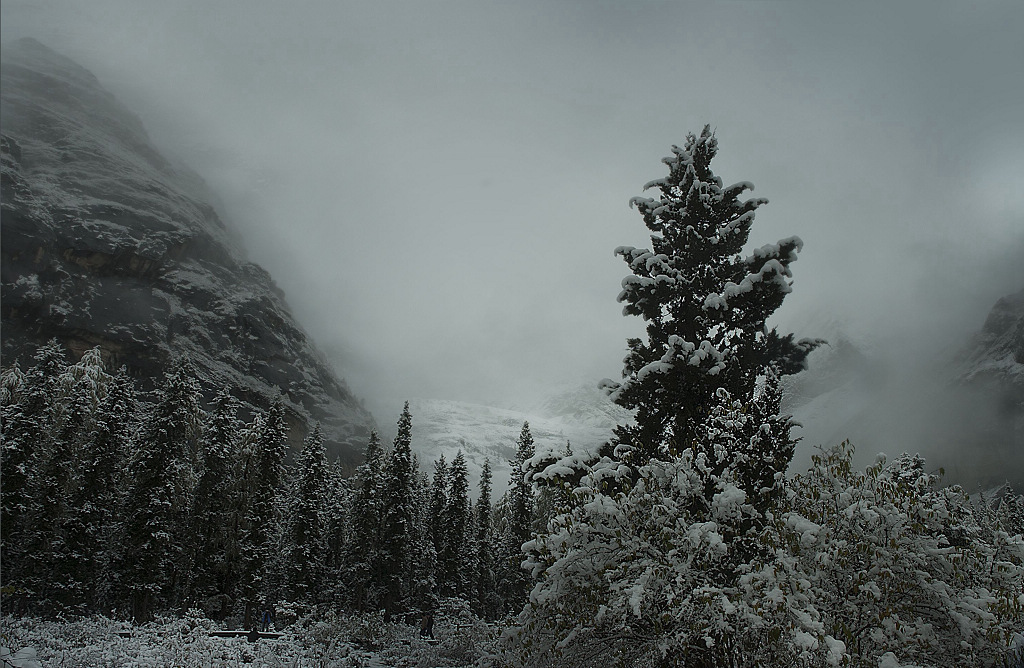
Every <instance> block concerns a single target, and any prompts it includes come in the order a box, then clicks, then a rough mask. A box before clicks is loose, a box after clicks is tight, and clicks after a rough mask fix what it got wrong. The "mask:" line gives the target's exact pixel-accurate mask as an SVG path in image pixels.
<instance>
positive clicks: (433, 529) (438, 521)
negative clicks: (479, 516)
mask: <svg viewBox="0 0 1024 668" xmlns="http://www.w3.org/2000/svg"><path fill="white" fill-rule="evenodd" d="M450 487H451V479H450V476H449V474H448V462H447V461H445V458H444V454H443V453H442V454H441V456H440V457H438V459H437V461H435V462H434V479H433V481H432V482H431V484H430V516H429V518H428V519H427V526H428V528H429V531H430V540H431V543H432V544H433V546H434V554H435V555H437V559H436V560H435V562H436V566H437V570H436V572H435V574H434V580H435V582H436V583H437V586H438V588H439V589H440V590H442V591H443V590H445V589H447V586H448V585H447V583H448V578H447V574H446V573H445V570H444V563H443V562H442V560H441V558H440V557H441V555H443V554H444V539H445V534H444V509H445V506H447V505H448V489H449V488H450Z"/></svg>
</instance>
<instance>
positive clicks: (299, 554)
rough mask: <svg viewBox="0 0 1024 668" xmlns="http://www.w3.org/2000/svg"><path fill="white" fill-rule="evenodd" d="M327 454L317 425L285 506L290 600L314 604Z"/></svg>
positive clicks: (322, 549) (320, 569)
mask: <svg viewBox="0 0 1024 668" xmlns="http://www.w3.org/2000/svg"><path fill="white" fill-rule="evenodd" d="M326 492H327V451H326V450H325V448H324V436H323V430H322V429H321V427H320V423H317V424H316V426H315V427H314V428H313V431H312V432H311V433H310V435H309V436H308V437H307V438H306V441H305V443H304V444H303V448H302V453H301V454H300V456H299V465H298V471H297V472H296V477H295V483H294V485H293V487H292V498H291V499H290V503H289V509H288V511H289V515H290V516H289V519H288V525H287V532H286V542H285V550H284V551H283V553H284V555H285V564H286V569H287V580H288V588H289V591H290V592H291V595H292V600H296V601H306V602H309V603H315V602H317V601H316V598H317V592H318V589H319V586H320V584H321V580H322V578H323V574H324V568H325V565H326V563H325V557H326V541H325V536H324V506H325V500H326V499H325V496H326Z"/></svg>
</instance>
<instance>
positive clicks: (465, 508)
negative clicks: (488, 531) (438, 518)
mask: <svg viewBox="0 0 1024 668" xmlns="http://www.w3.org/2000/svg"><path fill="white" fill-rule="evenodd" d="M450 476H451V487H450V489H449V494H448V499H447V502H446V503H445V506H444V510H443V511H442V513H441V515H442V527H443V534H444V540H443V547H442V550H441V553H440V554H439V555H438V561H439V562H440V565H441V568H440V570H441V571H442V572H443V573H444V583H443V587H442V588H441V594H442V595H444V596H459V597H461V598H463V599H465V600H467V601H472V599H473V596H472V582H473V577H472V575H473V567H472V564H473V561H475V554H474V551H473V535H472V533H471V523H472V514H471V511H470V508H471V506H470V501H469V474H468V472H467V470H466V456H465V455H464V454H463V453H462V450H459V452H458V454H456V455H455V459H453V460H452V467H451V473H450Z"/></svg>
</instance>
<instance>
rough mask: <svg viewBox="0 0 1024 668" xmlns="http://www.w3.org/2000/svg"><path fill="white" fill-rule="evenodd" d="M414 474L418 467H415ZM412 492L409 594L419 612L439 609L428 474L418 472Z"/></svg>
mask: <svg viewBox="0 0 1024 668" xmlns="http://www.w3.org/2000/svg"><path fill="white" fill-rule="evenodd" d="M413 461H414V469H413V470H414V471H416V470H417V469H418V468H419V466H418V465H416V464H415V459H414V460H413ZM414 480H415V485H414V489H413V499H414V504H413V505H414V509H413V511H414V514H415V520H416V521H415V522H414V523H413V528H412V529H413V530H412V537H411V540H410V544H411V548H410V551H409V560H410V564H409V569H410V573H411V575H410V592H409V604H410V607H411V608H413V609H414V610H416V611H427V610H434V609H435V608H437V604H438V598H437V592H438V585H437V572H438V566H437V563H438V559H437V556H438V555H437V552H436V551H435V550H434V541H433V539H432V537H431V532H430V520H431V516H430V484H429V480H428V479H427V476H426V474H425V473H418V472H417V473H416V475H415V477H414Z"/></svg>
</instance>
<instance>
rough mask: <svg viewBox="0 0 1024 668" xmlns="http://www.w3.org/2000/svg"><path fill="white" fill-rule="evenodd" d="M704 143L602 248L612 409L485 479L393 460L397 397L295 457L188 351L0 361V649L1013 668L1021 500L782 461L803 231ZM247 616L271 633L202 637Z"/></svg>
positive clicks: (669, 163) (819, 460)
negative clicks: (619, 243) (588, 427)
mask: <svg viewBox="0 0 1024 668" xmlns="http://www.w3.org/2000/svg"><path fill="white" fill-rule="evenodd" d="M717 151H718V142H717V138H716V137H715V135H714V133H713V132H712V131H711V129H710V128H709V127H705V128H704V129H703V131H702V132H700V133H699V134H692V135H689V136H688V138H687V140H686V142H685V143H684V145H683V146H681V147H678V146H677V147H673V149H672V155H671V156H670V157H668V158H665V160H664V163H665V166H666V167H667V172H668V173H667V175H665V176H662V177H661V178H659V179H657V180H655V181H652V182H650V183H648V184H647V186H646V188H645V189H646V190H648V191H653V195H652V196H650V197H647V196H644V197H636V198H634V199H633V200H632V202H631V204H632V206H633V207H634V208H635V209H636V210H637V211H638V212H639V214H640V215H641V216H642V219H643V223H644V224H645V225H646V227H647V229H648V230H649V231H650V240H651V245H650V247H649V248H633V247H620V248H618V249H616V250H615V253H616V255H618V256H620V257H621V258H622V260H623V261H624V262H625V263H626V265H627V267H628V270H629V274H628V275H627V276H626V278H625V279H623V281H622V289H621V292H620V293H619V295H618V301H619V302H620V303H621V304H622V305H623V312H624V314H626V315H628V316H638V317H640V318H642V320H643V321H644V324H645V326H646V337H645V338H635V339H630V340H628V342H627V348H628V353H627V356H626V358H625V360H624V368H623V372H622V378H621V379H620V380H619V381H605V382H603V383H602V386H603V387H604V389H605V390H606V391H607V392H608V393H609V395H610V396H611V397H612V399H613V400H614V401H615V402H616V403H617V404H619V405H620V406H622V407H624V408H627V409H629V410H630V411H633V413H634V415H635V419H634V420H633V421H632V422H630V423H628V424H622V425H619V427H618V428H617V429H616V430H615V432H614V433H613V434H608V440H607V442H605V443H602V444H593V447H588V445H589V444H586V445H584V446H580V445H577V444H572V445H571V446H570V445H568V444H567V445H566V448H565V449H564V450H562V451H558V452H537V451H535V448H534V444H533V439H532V437H531V433H530V427H529V424H523V425H522V429H521V433H520V436H519V439H518V441H517V443H516V444H515V447H516V452H517V454H516V457H515V459H514V460H513V462H512V470H513V472H514V473H513V476H512V479H511V480H510V481H509V486H508V491H507V492H506V493H504V494H503V495H501V496H500V497H499V498H494V497H495V495H494V494H493V493H492V480H491V475H490V469H489V467H486V466H485V469H484V472H483V475H482V476H481V480H480V483H479V485H478V486H477V487H476V489H471V487H470V484H469V478H468V475H467V469H466V461H465V458H464V457H463V456H462V454H461V453H460V454H459V455H458V456H456V457H454V458H453V459H452V461H445V459H444V458H443V457H442V458H441V459H439V460H438V461H435V462H419V461H418V460H417V457H416V456H415V454H414V453H415V450H416V448H415V439H416V435H415V431H416V430H415V416H414V415H411V414H410V411H409V407H408V404H407V405H406V407H405V410H404V411H403V412H402V414H401V417H400V419H399V421H398V430H397V433H398V435H397V437H396V438H395V439H394V442H393V443H391V444H386V443H383V442H381V440H380V439H379V438H378V437H377V435H376V433H374V434H373V435H372V436H371V437H370V439H369V442H368V443H366V449H365V460H364V462H363V463H362V464H361V465H360V466H359V467H358V468H357V469H356V470H355V471H354V473H352V474H351V475H347V476H346V475H345V474H344V473H345V472H343V471H342V469H341V467H340V466H339V465H338V464H337V463H336V462H333V461H331V460H329V459H328V457H327V454H326V451H325V448H324V445H323V437H322V435H321V434H320V431H319V429H318V428H314V429H313V430H312V432H311V434H310V436H309V437H308V438H307V439H306V440H305V442H304V444H303V446H302V449H301V452H298V453H294V455H293V454H292V453H290V452H289V447H288V426H287V423H286V420H285V412H284V407H283V405H282V404H281V403H280V402H277V403H275V404H274V405H272V406H271V407H270V408H269V410H266V411H262V412H260V411H257V412H255V413H252V414H246V413H245V412H244V411H241V410H240V404H239V401H238V400H237V399H236V398H235V397H233V396H232V395H231V394H230V393H229V392H227V391H222V392H220V393H218V394H216V395H215V396H206V397H204V394H203V391H202V388H201V386H200V384H199V383H198V382H197V381H196V380H195V378H194V373H193V370H192V367H191V366H190V362H189V360H188V359H184V358H179V359H177V360H175V361H174V362H173V364H172V365H171V366H170V368H169V369H167V371H166V373H165V374H164V378H163V381H162V382H160V383H157V384H156V386H155V387H152V388H140V387H137V386H136V383H135V381H134V380H133V379H132V378H131V377H129V375H128V374H127V373H126V371H124V370H123V369H122V370H117V369H110V368H107V367H106V365H105V363H104V354H103V351H102V350H100V349H99V348H97V349H93V350H90V351H88V352H86V353H85V354H84V355H83V356H81V358H80V359H78V360H73V359H72V356H70V355H69V353H68V352H67V351H66V350H64V349H63V348H62V347H61V346H60V345H59V344H57V343H56V342H54V343H51V344H48V345H46V346H43V347H42V348H40V349H39V350H38V351H37V352H36V354H35V356H34V359H32V360H25V361H23V362H22V363H14V364H11V365H10V366H8V367H6V368H5V369H4V371H3V375H2V394H0V400H2V419H3V431H2V437H3V446H2V456H3V460H2V474H3V487H2V503H3V507H2V512H3V515H2V541H3V542H2V548H3V554H2V569H3V572H2V579H3V589H2V597H3V598H2V602H3V612H4V615H5V617H4V618H3V619H4V626H5V627H6V630H5V631H4V634H5V635H4V640H3V644H4V645H5V647H10V649H5V650H4V651H5V652H6V653H7V654H6V657H5V660H7V661H9V662H11V663H12V664H13V665H39V664H38V663H33V662H36V661H41V660H46V661H53V663H52V665H62V664H60V663H57V661H59V660H64V661H70V662H72V663H78V665H87V664H88V665H120V664H121V663H122V662H123V661H125V658H124V654H118V653H117V652H118V651H124V652H135V653H136V657H138V656H141V654H140V652H142V649H140V647H141V645H140V644H139V643H140V642H141V641H140V640H139V638H140V637H142V635H144V634H145V633H151V634H152V642H153V647H163V648H164V650H162V651H163V652H164V653H161V650H158V649H153V648H152V647H151V648H150V649H147V650H146V651H152V663H151V665H196V666H200V665H223V664H229V665H230V664H232V662H237V663H239V664H241V663H256V664H258V665H294V666H299V665H338V666H358V665H424V666H428V665H431V666H434V665H436V666H456V665H476V666H567V667H574V666H579V667H585V666H632V667H643V666H658V667H664V668H669V667H681V666H686V667H700V668H712V667H739V666H751V667H753V666H852V667H857V668H864V667H868V666H870V667H872V668H876V667H877V668H898V667H900V666H903V667H911V666H1001V667H1007V668H1008V667H1010V666H1021V665H1022V664H1024V635H1022V629H1024V536H1022V533H1024V497H1021V496H1020V495H1018V494H1016V493H1015V492H1014V491H1012V490H1009V489H1005V488H1004V489H1001V490H999V491H998V493H993V494H991V495H985V494H980V495H974V496H969V495H968V494H967V493H966V492H965V491H964V490H963V489H961V488H959V487H957V486H955V485H953V486H950V485H948V484H946V483H945V482H944V481H943V478H942V473H941V471H935V470H932V469H930V468H929V466H928V463H927V462H926V461H924V460H923V459H922V458H921V457H919V456H916V455H913V454H904V455H900V456H898V457H895V458H892V459H887V458H885V457H879V458H878V459H877V460H876V461H875V462H874V463H873V464H871V465H870V466H868V467H866V468H865V469H861V468H857V467H855V466H854V464H853V452H854V444H850V443H845V442H844V443H838V444H834V445H833V447H828V448H822V449H820V451H819V452H818V453H817V454H816V456H814V458H813V463H812V465H811V467H810V468H809V469H807V470H799V471H795V470H792V468H791V466H790V464H791V461H792V459H793V454H794V445H795V440H794V437H793V436H792V434H791V430H792V428H793V422H792V419H791V417H790V416H788V415H787V414H786V413H785V412H784V411H783V410H782V408H781V404H782V398H783V382H782V379H783V378H784V377H785V376H787V375H792V374H796V373H799V372H800V371H801V370H802V369H803V368H804V367H805V365H806V358H807V356H808V354H809V353H810V352H811V351H812V350H814V349H815V348H816V347H817V346H820V345H822V344H823V342H822V341H821V340H818V339H798V338H796V337H795V336H794V335H792V334H783V333H779V332H777V331H776V330H775V329H773V328H770V327H769V326H768V325H767V321H768V320H769V318H770V317H771V316H772V315H773V314H774V313H775V312H776V311H777V310H778V309H779V308H780V307H781V306H782V304H783V301H784V299H785V297H786V295H787V294H788V293H790V292H791V290H792V289H793V284H792V272H791V264H792V263H793V262H795V261H796V259H797V257H798V253H799V252H800V251H801V250H802V247H803V243H802V241H801V240H800V239H799V238H797V237H789V238H786V239H783V240H780V241H779V242H777V243H774V244H768V245H765V246H762V247H760V248H755V249H753V250H752V251H747V252H746V253H745V252H744V249H745V248H747V243H748V239H749V236H750V231H751V227H752V225H753V222H754V217H755V212H756V210H757V209H758V208H759V207H760V206H762V205H763V204H765V203H766V200H764V199H762V198H758V197H750V198H744V193H746V192H747V191H749V190H752V189H753V186H752V185H751V184H750V183H747V182H740V183H736V184H734V185H723V181H722V180H721V179H720V178H719V177H718V176H716V175H715V173H714V172H713V171H712V168H711V162H712V159H713V158H714V157H715V156H716V154H717ZM893 447H895V448H898V447H899V445H898V444H893ZM268 616H269V618H270V620H271V623H270V624H269V626H272V627H273V628H274V629H276V630H278V631H284V632H285V634H286V635H287V634H288V632H289V629H291V632H292V637H293V640H291V641H288V640H285V639H283V640H281V641H280V642H281V643H282V644H281V645H279V646H277V647H278V649H276V650H275V649H274V647H275V646H272V644H271V643H272V642H274V641H271V640H260V641H259V642H258V643H255V644H253V646H252V647H243V646H242V645H237V646H236V645H231V646H230V647H231V648H233V649H231V651H233V652H236V654H231V655H230V656H229V655H228V654H226V653H225V652H226V651H227V650H225V649H224V647H227V646H228V645H216V644H215V643H214V642H213V639H212V637H210V636H207V635H204V632H206V631H213V630H217V629H242V630H249V629H252V628H254V627H257V626H262V625H263V624H264V618H265V617H268ZM431 617H433V618H436V619H437V621H438V625H439V626H438V627H437V628H438V633H437V635H438V636H439V637H440V636H441V635H442V634H441V629H442V626H443V628H444V631H445V633H446V634H447V637H446V639H441V644H436V643H437V641H435V640H434V639H433V638H431V636H432V635H434V632H433V630H432V629H429V627H427V626H425V622H426V620H428V619H429V618H431ZM58 622H59V624H63V625H64V626H63V627H61V626H54V625H56V624H58ZM76 624H77V625H78V626H75V625H76ZM90 625H91V626H90ZM444 625H446V626H444ZM54 628H77V629H79V630H78V631H77V633H79V634H80V635H81V636H82V639H81V641H80V642H79V643H78V644H74V643H69V642H67V641H64V642H65V644H64V645H62V646H61V647H59V648H58V647H57V645H58V644H60V643H59V642H58V636H59V633H58V632H57V631H54V630H53V629H54ZM131 628H138V629H142V630H140V631H138V632H137V634H136V635H135V636H134V637H130V638H124V637H121V636H119V635H117V634H116V633H111V632H109V629H117V630H118V632H124V633H122V635H131V633H129V632H127V631H125V630H126V629H131ZM98 629H107V631H104V633H107V634H108V635H110V637H111V638H112V639H111V640H109V641H104V642H106V643H107V644H106V645H104V644H103V642H100V641H98V640H97V639H96V637H95V636H96V635H98V634H100V631H99V630H98ZM145 629H149V630H148V631H146V630H145ZM154 629H157V630H154ZM159 629H163V630H164V634H165V635H163V636H160V635H159V632H158V630H159ZM168 638H171V639H168ZM241 642H243V641H242V640H239V643H241ZM132 643H135V644H132ZM190 643H191V644H190ZM289 643H291V644H289ZM302 643H307V644H305V645H303V644H302ZM22 647H33V648H34V649H32V650H31V651H30V652H29V653H23V654H21V655H20V658H19V657H18V656H17V655H15V654H14V653H13V652H14V651H16V650H19V649H20V648H22ZM118 647H120V648H122V649H121V650H118ZM171 647H173V648H174V652H175V653H174V654H173V655H172V654H170V653H169V652H170V651H171V650H169V649H167V648H171ZM125 648H128V649H125ZM239 648H240V649H239ZM257 648H258V649H257ZM362 650H365V651H362ZM275 652H276V654H275ZM62 657H63V658H62ZM119 657H120V658H119ZM15 662H18V663H15ZM46 665H50V664H46ZM65 665H66V664H65Z"/></svg>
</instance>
